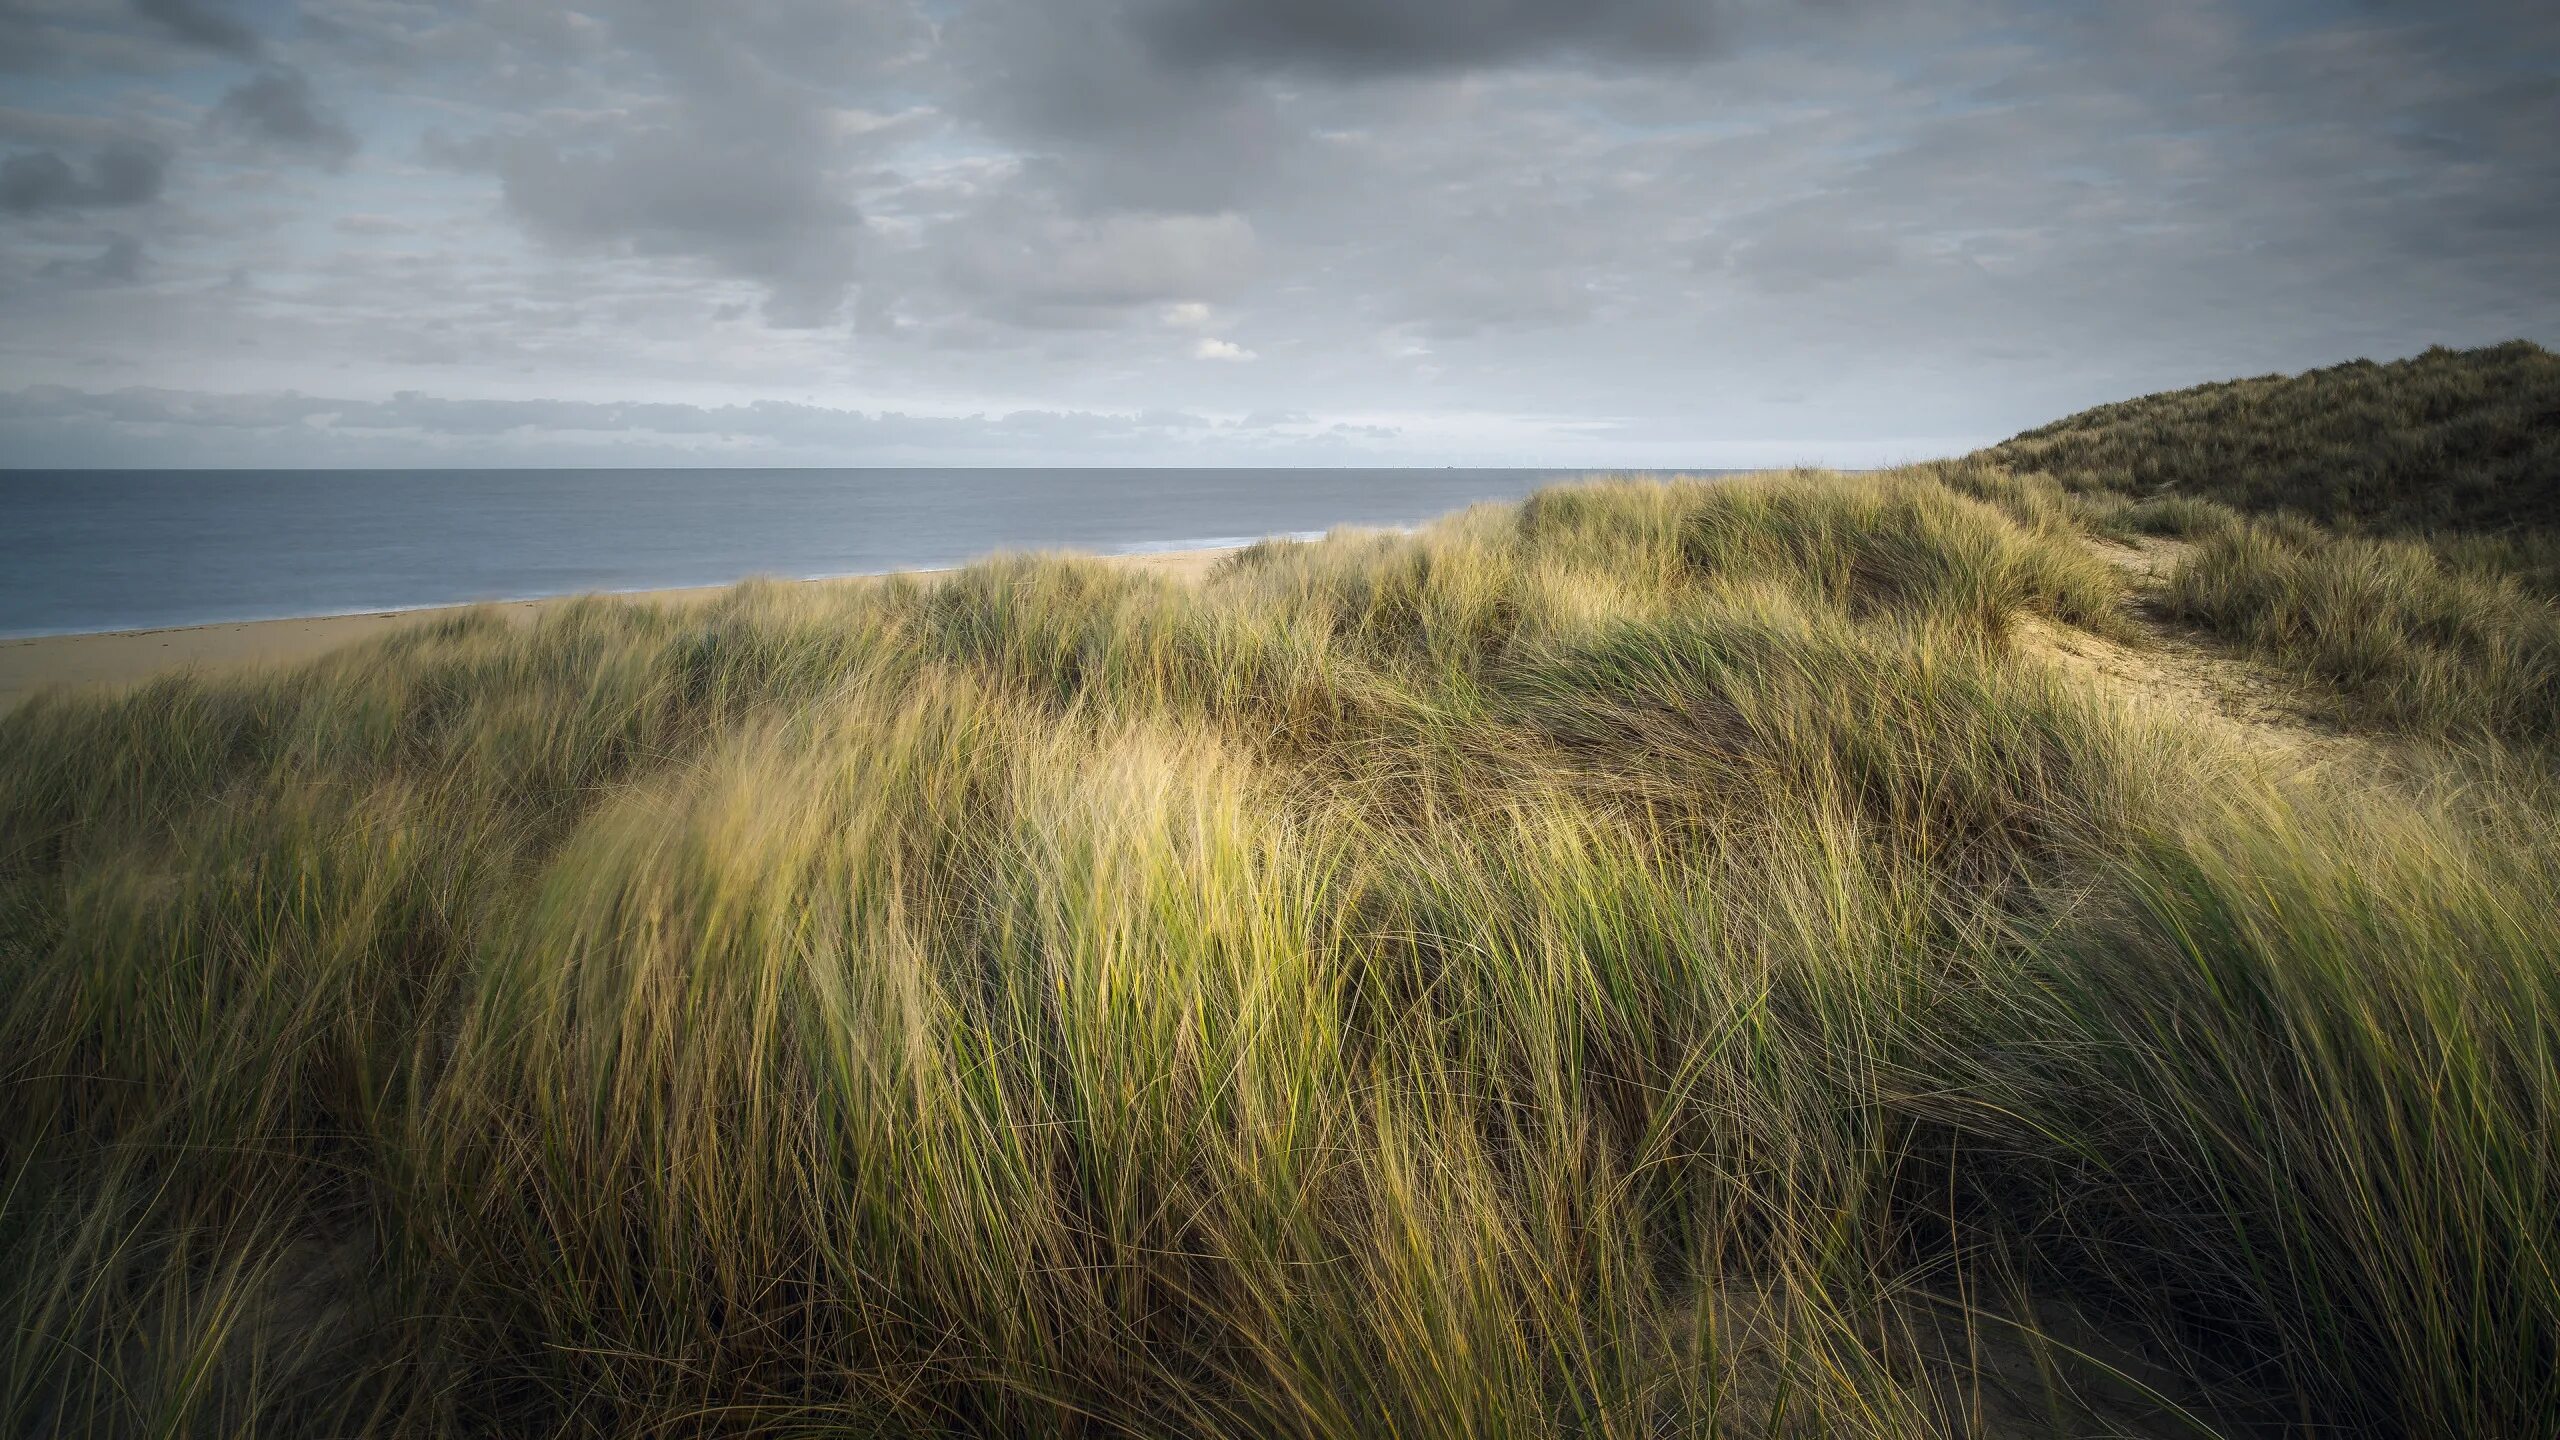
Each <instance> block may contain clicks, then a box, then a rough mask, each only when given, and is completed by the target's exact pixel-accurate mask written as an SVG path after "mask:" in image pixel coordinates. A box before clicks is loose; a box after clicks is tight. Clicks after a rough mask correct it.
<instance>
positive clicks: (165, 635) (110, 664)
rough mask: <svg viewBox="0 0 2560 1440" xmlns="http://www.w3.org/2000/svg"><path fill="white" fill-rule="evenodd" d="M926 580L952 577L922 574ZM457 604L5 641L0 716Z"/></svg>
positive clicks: (562, 599)
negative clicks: (65, 692) (71, 694)
mask: <svg viewBox="0 0 2560 1440" xmlns="http://www.w3.org/2000/svg"><path fill="white" fill-rule="evenodd" d="M1225 553H1227V552H1226V551H1224V550H1219V549H1209V550H1172V551H1165V552H1161V553H1157V554H1149V555H1115V556H1109V557H1106V558H1108V559H1109V560H1110V561H1111V563H1113V564H1115V565H1128V566H1134V567H1138V568H1141V569H1146V570H1150V571H1155V572H1158V573H1161V574H1166V575H1172V576H1175V577H1178V578H1186V579H1187V578H1191V577H1195V576H1198V575H1200V574H1202V573H1205V572H1206V571H1207V570H1208V568H1209V565H1210V563H1211V562H1212V561H1215V560H1216V559H1217V558H1218V557H1219V556H1220V555H1223V554H1225ZM912 573H915V574H918V575H934V574H947V573H949V572H947V571H915V572H912ZM799 583H802V584H806V585H861V584H868V583H871V579H870V578H869V577H856V578H850V579H843V580H807V581H802V582H799ZM728 588H729V587H727V586H725V585H709V586H703V587H701V588H699V589H690V590H643V591H635V592H633V593H631V594H629V595H623V596H617V597H615V598H617V599H627V600H631V601H635V602H655V603H659V604H692V603H698V602H700V601H702V600H705V599H708V598H710V597H711V596H714V595H718V594H720V593H721V592H722V591H724V590H726V589H728ZM572 598H574V597H571V596H565V595H564V596H555V597H553V598H551V599H547V600H508V601H500V602H496V603H495V604H492V605H491V606H490V607H489V608H491V609H494V610H497V611H499V612H501V613H503V614H505V615H508V616H509V617H511V618H520V619H522V620H524V621H526V622H530V621H532V620H533V619H534V618H535V617H537V616H539V615H540V614H541V613H542V612H543V611H545V610H548V609H551V608H553V607H555V606H558V605H561V604H564V603H566V602H567V601H568V600H570V599H572ZM456 608H460V607H455V606H431V607H427V608H423V609H417V610H383V611H377V612H375V613H372V614H366V615H319V616H313V617H310V618H308V619H302V620H244V621H239V622H236V623H233V624H227V625H185V626H179V627H176V628H172V629H166V630H114V631H107V632H104V633H101V634H95V635H42V636H37V637H34V638H32V639H24V640H0V713H5V712H7V711H9V710H13V709H15V708H17V707H18V706H19V705H20V704H22V703H24V702H25V701H26V700H27V699H28V698H29V697H31V696H33V695H35V694H37V693H38V692H40V691H43V690H45V689H48V688H50V687H52V686H56V685H67V686H73V687H78V688H82V689H92V690H109V689H118V688H122V687H125V686H129V685H133V684H135V683H137V682H139V681H143V680H148V679H150V678H152V677H153V676H155V675H162V674H166V673H167V672H169V671H172V670H184V669H190V668H194V669H201V670H206V671H221V670H242V669H255V668H258V667H262V666H281V665H291V664H295V663H297V662H300V661H304V660H310V659H313V658H314V657H317V656H320V655H324V654H327V653H328V652H329V651H332V650H335V649H337V648H338V647H339V646H341V645H347V644H351V643H353V642H355V641H358V640H366V639H370V638H372V637H374V636H376V635H383V634H388V633H389V632H391V631H393V630H397V629H399V628H400V627H401V626H403V625H410V624H415V623H416V622H417V621H419V620H420V619H422V618H425V617H429V616H435V615H442V614H447V613H450V612H451V611H452V610H453V609H456Z"/></svg>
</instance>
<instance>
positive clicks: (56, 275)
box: [40, 235, 142, 285]
mask: <svg viewBox="0 0 2560 1440" xmlns="http://www.w3.org/2000/svg"><path fill="white" fill-rule="evenodd" d="M40 273H42V274H43V276H44V278H46V279H48V280H52V281H56V282H60V283H68V284H72V285H130V284H132V283H133V282H134V281H136V280H139V279H141V278H142V245H141V243H140V242H138V241H136V240H135V239H134V238H133V237H132V236H130V235H115V236H110V237H109V238H108V240H107V245H106V248H105V249H103V250H101V251H99V252H98V253H97V254H95V255H93V256H90V257H89V258H87V259H85V260H55V261H52V262H50V263H48V264H46V266H45V267H44V269H43V270H42V272H40Z"/></svg>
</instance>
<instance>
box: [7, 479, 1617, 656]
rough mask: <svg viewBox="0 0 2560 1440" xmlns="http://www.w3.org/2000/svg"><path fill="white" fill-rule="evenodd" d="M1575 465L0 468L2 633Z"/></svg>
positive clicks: (895, 565) (1495, 484)
mask: <svg viewBox="0 0 2560 1440" xmlns="http://www.w3.org/2000/svg"><path fill="white" fill-rule="evenodd" d="M1581 473H1583V472H1577V471H1571V470H1455V469H1442V470H1417V469H1381V470H1356V469H1327V470H1239V469H1215V470H1180V469H1041V470H949V469H930V470H926V469H918V470H893V469H847V470H773V469H744V470H702V469H692V470H676V469H634V470H55V471H47V470H11V471H0V636H7V637H20V636H31V635H63V634H82V633H87V632H92V631H103V630H140V629H156V628H160V627H164V626H176V625H204V624H212V623H217V622H223V621H234V620H265V619H275V618H281V617H287V616H305V615H338V614H362V613H366V612H370V611H377V610H395V609H406V608H410V607H414V606H425V605H452V604H461V603H465V602H469V601H476V600H526V599H535V598H539V597H542V596H548V595H566V594H576V593H581V592H586V591H616V590H658V589H669V588H675V587H679V586H690V585H719V584H727V583H730V582H732V581H737V580H742V579H746V578H748V577H750V576H758V575H765V576H776V577H783V578H793V579H814V578H818V577H822V576H835V575H865V574H877V573H881V572H885V571H894V570H917V569H930V568H937V567H941V566H948V565H957V564H961V563H963V562H966V561H968V560H971V559H974V558H976V557H978V556H981V555H985V554H987V553H989V552H991V551H996V550H1016V549H1074V550H1090V551H1096V552H1100V553H1103V554H1129V553H1138V552H1144V551H1151V550H1157V551H1160V550H1182V549H1192V548H1196V547H1205V546H1212V545H1234V544H1242V543H1245V542H1247V541H1250V540H1255V539H1260V538H1263V537H1267V536H1293V537H1308V536H1313V535H1317V534H1321V533H1322V532H1324V531H1326V530H1328V529H1331V528H1333V527H1335V526H1343V525H1352V526H1403V525H1412V524H1415V523H1418V522H1420V521H1423V520H1427V519H1429V518H1431V517H1433V516H1435V515H1439V514H1441V513H1443V512H1446V511H1449V510H1454V509H1457V508H1459V507H1461V506H1464V505H1468V504H1471V503H1473V502H1475V501H1479V500H1510V499H1517V498H1519V497H1520V496H1523V495H1526V494H1528V493H1529V492H1531V491H1532V490H1535V489H1537V488H1539V487H1540V486H1543V485H1548V484H1552V483H1555V482H1558V481H1561V480H1569V479H1573V478H1576V477H1577V476H1578V475H1580V474H1581Z"/></svg>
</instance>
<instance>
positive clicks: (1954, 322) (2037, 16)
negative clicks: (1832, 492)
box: [0, 0, 2560, 466]
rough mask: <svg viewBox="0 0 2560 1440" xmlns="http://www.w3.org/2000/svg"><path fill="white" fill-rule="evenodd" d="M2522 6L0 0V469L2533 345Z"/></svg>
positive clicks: (1867, 446) (1500, 415) (931, 445)
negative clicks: (2514, 342)
mask: <svg viewBox="0 0 2560 1440" xmlns="http://www.w3.org/2000/svg"><path fill="white" fill-rule="evenodd" d="M2555 136H2560V6H2554V5H2551V4H2549V3H2548V0H2427V3H2416V0H2408V3H2382V0H2370V3H2355V0H2337V3H2297V0H2117V3H2082V4H2031V3H2023V0H1911V3H1896V0H1795V3H1781V0H717V3H713V0H584V3H578V4H559V3H551V0H298V3H297V0H0V465H64V464H70V465H86V464H133V465H154V464H253V465H254V464H310V465H377V464H378V465H400V464H553V463H572V464H575V463H605V464H612V463H643V464H746V463H782V464H1044V463H1054V464H1131V463H1149V464H1152V463H1169V464H1346V463H1348V464H1358V463H1414V464H1443V463H1457V464H1521V465H1576V466H1579V465H1592V466H1603V465H1664V466H1677V465H1744V464H1760V463H1771V462H1780V461H1797V460H1802V461H1812V462H1827V463H1835V464H1865V463H1875V462H1880V461H1889V460H1894V459H1901V458H1913V457H1918V456H1924V455H1929V454H1937V453H1945V452H1948V451H1951V450H1957V449H1961V448H1964V447H1968V446H1970V445H1973V444H1976V443H1979V442H1982V441H1985V440H1989V439H1994V438H1997V437H1999V436H2001V435H2004V434H2007V433H2010V432H2012V431H2014V430H2017V429H2019V428H2021V427H2023V426H2026V425H2029V424H2033V423H2036V422H2038V421H2041V420H2044V419H2048V418H2051V417H2053V416H2055V415H2058V414H2061V413H2064V412H2066V411H2068V410H2071V409H2074V408H2077V407H2080V406H2083V405H2086V404H2090V403H2093V402H2097V401H2102V400H2106V399H2112V398H2118V397H2122V396H2125V395H2128V394H2133V393H2137V392H2140V391H2143V390H2147V389H2156V388H2160V387H2164V386H2169V385H2176V384H2185V383H2191V382H2194V381H2197V380H2202V379H2208V378H2216V377H2220V376H2225V375H2230V374H2235V373H2259V372H2265V371H2269V370H2277V369H2298V368H2301V367H2304V366H2308V365H2314V364H2321V363H2326V362H2330V361H2334V360H2339V359H2345V358H2348V357H2351V356H2356V355H2373V356H2377V357H2388V356H2396V355H2404V354H2408V353H2412V352H2414V351H2416V350H2419V349H2423V348H2424V347H2425V346H2427V345H2429V344H2433V343H2445V344H2455V345H2468V344H2478V343H2483V342H2488V341H2493V340H2499V339H2504V338H2509V337H2513V336H2519V335H2521V336H2525V337H2528V338H2533V339H2538V340H2542V341H2544V342H2545V343H2552V342H2554V341H2555V340H2560V228H2556V227H2560V142H2555V139H2554V137H2555Z"/></svg>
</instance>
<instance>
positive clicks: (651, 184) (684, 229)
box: [498, 126, 861, 326]
mask: <svg viewBox="0 0 2560 1440" xmlns="http://www.w3.org/2000/svg"><path fill="white" fill-rule="evenodd" d="M498 173H499V175H500V177H501V179H502V181H503V183H504V185H505V194H506V201H507V206H508V208H509V209H510V210H511V211H513V212H514V213H515V214H516V215H517V216H518V217H519V218H521V219H522V220H523V221H524V222H525V224H526V225H527V226H528V227H529V228H531V229H532V230H533V231H534V232H535V233H537V234H540V235H543V236H546V237H548V238H551V239H553V240H557V241H561V242H565V243H569V244H590V245H596V244H600V245H615V246H622V247H627V248H628V249H630V250H631V251H632V252H634V253H636V254H641V255H652V256H692V257H697V258H701V259H706V260H709V261H711V262H713V263H715V264H717V265H719V266H721V267H722V268H724V269H727V270H729V271H730V272H732V273H734V274H738V275H742V276H745V277H747V278H749V279H753V280H756V281H759V282H761V283H762V284H764V285H765V286H766V291H767V299H766V305H765V313H766V317H767V318H768V319H769V320H771V321H772V322H773V323H775V324H777V325H785V326H814V325H824V324H827V323H829V322H830V321H832V320H833V319H834V318H835V316H836V314H837V312H838V311H839V310H840V309H841V308H842V306H843V304H844V297H845V291H846V289H847V287H849V286H850V285H851V284H852V283H853V278H854V274H855V261H856V259H857V254H858V247H859V244H860V230H861V217H860V215H859V214H857V213H856V212H855V210H854V208H853V205H852V203H851V202H850V201H849V200H847V199H846V198H844V196H843V195H842V194H840V193H838V192H837V191H836V189H835V188H834V187H833V186H832V185H830V184H829V183H828V176H827V175H826V174H825V173H824V172H823V171H819V170H815V169H813V168H812V167H810V166H809V165H807V164H804V163H800V162H799V161H798V160H796V159H795V157H792V156H790V155H788V154H784V153H777V152H776V151H774V150H769V149H766V148H762V147H759V146H756V145H754V144H751V143H724V142H723V141H721V140H719V139H717V138H714V137H710V136H705V135H703V134H700V133H698V132H693V131H688V130H683V129H678V128H675V127H672V126H669V127H660V128H651V129H642V130H636V131H630V132H626V133H623V134H619V135H616V136H614V137H613V138H611V139H609V140H606V141H604V142H603V143H601V144H599V145H594V146H582V147H565V146H562V145H559V144H557V143H555V142H552V141H548V140H544V139H535V138H528V139H525V140H521V141H518V142H516V143H514V144H511V145H508V146H506V147H505V148H504V150H503V152H502V155H501V158H500V159H499V161H498Z"/></svg>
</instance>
